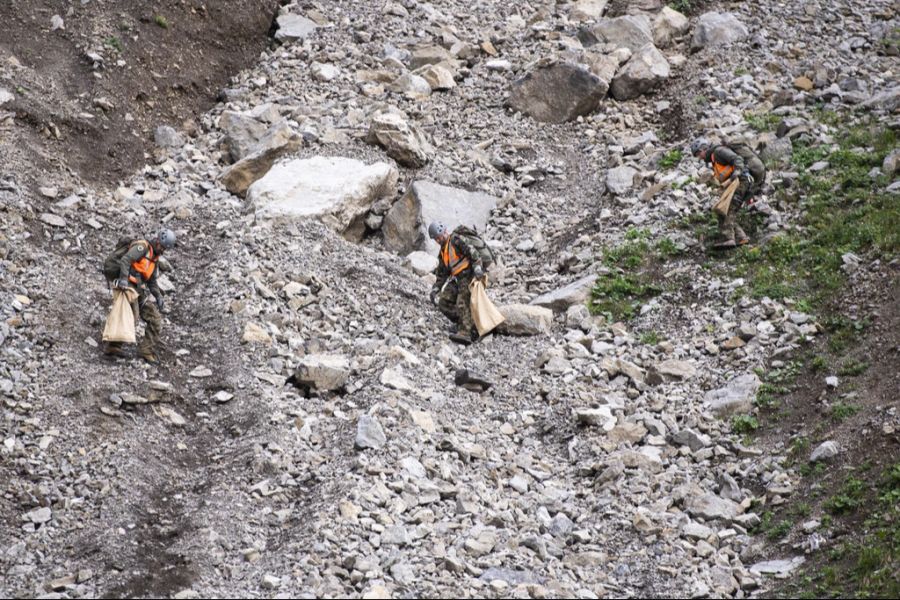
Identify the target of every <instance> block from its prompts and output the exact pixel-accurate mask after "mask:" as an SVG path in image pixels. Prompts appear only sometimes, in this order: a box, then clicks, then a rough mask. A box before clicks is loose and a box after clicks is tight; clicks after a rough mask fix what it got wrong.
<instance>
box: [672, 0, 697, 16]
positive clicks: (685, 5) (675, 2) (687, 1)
mask: <svg viewBox="0 0 900 600" xmlns="http://www.w3.org/2000/svg"><path fill="white" fill-rule="evenodd" d="M691 2H693V0H669V8H671V9H672V10H677V11H678V12H680V13H687V12H688V11H690V10H691V8H693V7H692V6H691Z"/></svg>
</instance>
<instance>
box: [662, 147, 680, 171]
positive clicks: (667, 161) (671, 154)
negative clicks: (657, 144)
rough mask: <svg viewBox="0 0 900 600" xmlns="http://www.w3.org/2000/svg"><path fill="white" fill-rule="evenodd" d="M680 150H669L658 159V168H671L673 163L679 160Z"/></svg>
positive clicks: (675, 163)
mask: <svg viewBox="0 0 900 600" xmlns="http://www.w3.org/2000/svg"><path fill="white" fill-rule="evenodd" d="M681 158H682V152H681V150H679V149H678V148H673V149H672V150H669V151H668V152H666V153H665V154H663V157H662V158H661V159H660V160H659V168H660V169H666V170H668V169H671V168H672V167H674V166H675V165H677V164H678V163H680V162H681Z"/></svg>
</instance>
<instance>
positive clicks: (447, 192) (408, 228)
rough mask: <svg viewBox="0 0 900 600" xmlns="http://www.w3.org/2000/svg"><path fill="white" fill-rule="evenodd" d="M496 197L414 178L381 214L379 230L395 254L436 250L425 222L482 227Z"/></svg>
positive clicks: (495, 204)
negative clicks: (384, 213)
mask: <svg viewBox="0 0 900 600" xmlns="http://www.w3.org/2000/svg"><path fill="white" fill-rule="evenodd" d="M496 206H497V198H495V197H494V196H489V195H488V194H484V193H481V192H467V191H466V190H461V189H458V188H452V187H447V186H445V185H438V184H436V183H431V182H429V181H416V182H415V183H413V184H412V185H411V186H410V187H409V190H407V192H406V193H405V194H404V195H403V197H402V198H400V200H398V201H397V202H395V203H394V205H393V206H392V207H391V210H389V211H388V213H387V215H385V217H384V224H383V225H382V227H381V231H382V232H383V233H384V242H385V245H387V247H388V249H390V250H391V251H392V252H396V253H398V254H403V255H406V254H409V253H410V252H412V251H413V250H423V251H425V252H428V253H429V254H437V252H438V250H439V248H438V245H437V244H436V243H434V241H432V240H431V238H429V237H428V225H429V224H430V223H431V222H432V221H440V222H442V223H443V224H444V225H446V226H447V227H448V228H450V229H451V230H452V229H453V228H455V227H456V226H458V225H466V226H468V227H474V228H475V229H477V230H478V231H484V228H485V226H486V225H487V222H488V218H489V217H490V215H491V211H492V210H493V209H494V207H496Z"/></svg>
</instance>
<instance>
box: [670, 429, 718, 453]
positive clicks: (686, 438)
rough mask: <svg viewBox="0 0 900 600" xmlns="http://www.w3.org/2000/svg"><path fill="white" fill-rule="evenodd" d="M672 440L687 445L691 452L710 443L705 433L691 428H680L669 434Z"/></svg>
mask: <svg viewBox="0 0 900 600" xmlns="http://www.w3.org/2000/svg"><path fill="white" fill-rule="evenodd" d="M671 440H672V442H674V443H676V444H680V445H682V446H687V447H688V448H690V449H691V451H692V452H697V451H698V450H702V449H703V448H706V447H708V446H711V445H712V440H710V439H709V436H708V435H706V434H705V433H698V432H696V431H694V430H693V429H682V430H680V431H679V432H678V433H674V434H672V436H671Z"/></svg>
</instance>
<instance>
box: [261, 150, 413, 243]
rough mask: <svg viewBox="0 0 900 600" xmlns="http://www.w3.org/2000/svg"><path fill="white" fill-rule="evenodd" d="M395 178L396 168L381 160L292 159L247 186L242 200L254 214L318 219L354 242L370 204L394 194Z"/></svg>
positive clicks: (361, 229) (362, 228) (317, 157)
mask: <svg viewBox="0 0 900 600" xmlns="http://www.w3.org/2000/svg"><path fill="white" fill-rule="evenodd" d="M398 176H399V174H398V172H397V169H396V168H394V167H393V166H391V165H389V164H387V163H383V162H378V163H374V164H371V165H367V164H365V163H363V162H361V161H358V160H353V159H350V158H340V157H328V156H316V157H314V158H305V159H295V160H290V161H287V162H283V163H279V164H277V165H275V166H274V167H272V169H271V170H270V171H269V172H268V173H267V174H266V175H265V177H263V178H262V179H260V180H259V181H257V182H256V183H254V184H253V185H251V186H250V189H249V190H248V192H247V199H248V200H249V202H250V203H251V205H252V206H254V207H255V209H256V214H257V215H258V216H261V217H289V218H318V219H320V220H321V221H322V222H323V223H325V224H326V225H328V226H329V227H332V228H333V229H335V230H337V231H339V232H340V233H342V234H344V235H345V237H348V238H350V239H358V238H359V236H361V235H362V233H363V231H364V228H365V224H364V223H363V219H364V217H365V215H366V213H368V211H369V209H370V208H371V206H372V203H373V202H375V201H376V200H378V199H379V198H382V197H385V196H392V195H393V194H394V191H395V189H396V187H397V178H398Z"/></svg>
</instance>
